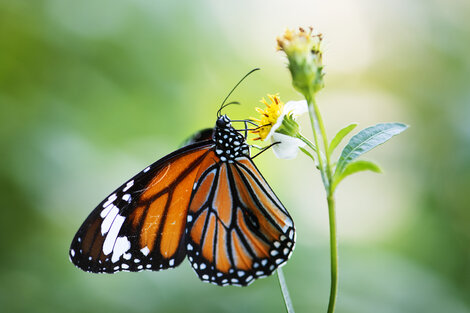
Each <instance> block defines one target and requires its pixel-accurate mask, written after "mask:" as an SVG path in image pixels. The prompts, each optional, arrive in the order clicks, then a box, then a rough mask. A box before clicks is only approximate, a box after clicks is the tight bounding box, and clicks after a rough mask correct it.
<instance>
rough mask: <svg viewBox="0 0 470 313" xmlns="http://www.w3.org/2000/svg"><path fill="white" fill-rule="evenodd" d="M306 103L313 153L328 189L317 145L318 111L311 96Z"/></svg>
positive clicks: (327, 181)
mask: <svg viewBox="0 0 470 313" xmlns="http://www.w3.org/2000/svg"><path fill="white" fill-rule="evenodd" d="M307 103H308V112H309V117H310V124H311V125H312V131H313V140H314V142H315V147H316V149H315V150H314V151H316V152H317V157H318V165H319V166H320V173H321V177H322V181H323V185H325V188H326V189H328V188H329V187H328V186H329V180H328V176H327V175H326V176H325V167H324V165H323V155H322V153H321V151H320V145H319V140H318V131H317V128H318V126H317V124H318V118H317V114H316V111H318V109H315V108H316V106H317V105H316V102H315V98H314V97H313V95H312V96H311V97H307ZM325 152H326V153H328V151H325ZM327 192H328V191H327Z"/></svg>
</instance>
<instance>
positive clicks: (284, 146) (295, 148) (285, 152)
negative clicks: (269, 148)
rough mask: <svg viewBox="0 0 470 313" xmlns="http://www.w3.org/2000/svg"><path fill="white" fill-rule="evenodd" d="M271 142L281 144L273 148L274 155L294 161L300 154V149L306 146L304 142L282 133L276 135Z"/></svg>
mask: <svg viewBox="0 0 470 313" xmlns="http://www.w3.org/2000/svg"><path fill="white" fill-rule="evenodd" d="M271 141H272V142H273V143H274V142H279V143H278V144H276V145H274V146H273V151H274V154H275V155H276V156H277V157H278V158H279V159H293V158H295V157H296V156H297V154H298V153H299V147H303V146H305V143H304V142H303V141H302V140H300V139H298V138H294V137H290V136H287V135H284V134H280V133H274V134H273V136H272V138H271Z"/></svg>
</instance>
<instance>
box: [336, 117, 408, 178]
mask: <svg viewBox="0 0 470 313" xmlns="http://www.w3.org/2000/svg"><path fill="white" fill-rule="evenodd" d="M407 128H408V126H407V125H405V124H401V123H383V124H377V125H375V126H371V127H368V128H365V129H363V130H361V131H360V132H359V133H358V134H356V135H354V136H353V137H352V138H351V140H350V141H349V142H348V144H347V145H346V147H344V149H343V151H342V152H341V156H340V157H339V160H338V165H337V166H336V172H335V175H340V174H341V173H342V172H343V170H344V169H345V167H346V166H347V165H348V164H349V163H351V161H352V160H354V159H356V158H357V157H359V156H361V155H362V154H364V153H366V152H367V151H369V150H372V149H373V148H375V147H377V146H378V145H381V144H383V143H384V142H386V141H387V140H389V139H390V138H392V137H393V136H395V135H398V134H399V133H401V132H402V131H404V130H405V129H407Z"/></svg>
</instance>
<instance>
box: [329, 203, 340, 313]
mask: <svg viewBox="0 0 470 313" xmlns="http://www.w3.org/2000/svg"><path fill="white" fill-rule="evenodd" d="M327 200H328V217H329V219H330V263H331V288H330V300H329V302H328V313H333V312H334V311H335V305H336V295H337V293H338V243H337V241H336V213H335V198H334V195H333V194H330V195H329V196H328V198H327Z"/></svg>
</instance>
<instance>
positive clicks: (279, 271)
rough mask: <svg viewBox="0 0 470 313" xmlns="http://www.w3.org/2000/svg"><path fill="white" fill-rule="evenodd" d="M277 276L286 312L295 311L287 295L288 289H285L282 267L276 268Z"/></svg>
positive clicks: (292, 312)
mask: <svg viewBox="0 0 470 313" xmlns="http://www.w3.org/2000/svg"><path fill="white" fill-rule="evenodd" d="M277 278H278V279H279V286H281V292H282V296H283V297H284V304H285V305H286V310H287V313H295V311H294V306H293V305H292V300H291V299H290V296H289V290H287V284H286V279H285V277H284V272H283V271H282V268H280V267H279V268H278V269H277Z"/></svg>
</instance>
